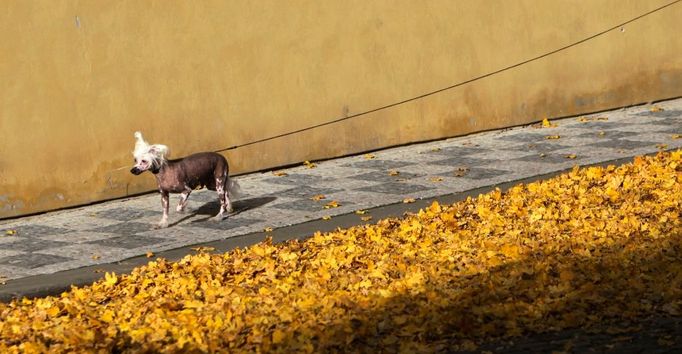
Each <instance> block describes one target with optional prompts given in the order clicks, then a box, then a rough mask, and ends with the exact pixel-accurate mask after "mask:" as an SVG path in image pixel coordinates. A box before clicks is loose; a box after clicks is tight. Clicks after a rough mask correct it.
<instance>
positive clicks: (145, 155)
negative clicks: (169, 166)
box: [133, 132, 170, 170]
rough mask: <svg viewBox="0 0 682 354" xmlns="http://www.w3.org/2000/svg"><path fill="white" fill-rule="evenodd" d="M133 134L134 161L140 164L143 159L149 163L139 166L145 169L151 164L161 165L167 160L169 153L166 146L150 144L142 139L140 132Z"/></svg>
mask: <svg viewBox="0 0 682 354" xmlns="http://www.w3.org/2000/svg"><path fill="white" fill-rule="evenodd" d="M134 136H135V150H133V156H134V157H135V161H136V163H137V164H138V165H140V163H141V162H142V161H145V162H147V163H148V164H149V166H144V164H143V165H141V166H139V167H141V168H142V169H143V170H146V169H148V168H151V167H152V166H156V167H158V166H161V165H163V164H164V163H165V162H166V161H167V159H168V157H169V155H170V151H169V149H168V146H166V145H163V144H153V145H150V144H149V143H147V142H146V141H145V140H144V138H143V137H142V133H140V132H135V134H134Z"/></svg>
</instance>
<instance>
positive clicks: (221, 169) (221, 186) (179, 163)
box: [130, 132, 239, 228]
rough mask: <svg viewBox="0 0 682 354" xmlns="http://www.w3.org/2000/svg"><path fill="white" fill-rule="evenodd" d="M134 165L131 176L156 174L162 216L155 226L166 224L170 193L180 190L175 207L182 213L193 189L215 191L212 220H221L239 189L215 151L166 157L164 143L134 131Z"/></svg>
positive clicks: (230, 206) (225, 164)
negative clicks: (216, 200) (216, 205)
mask: <svg viewBox="0 0 682 354" xmlns="http://www.w3.org/2000/svg"><path fill="white" fill-rule="evenodd" d="M134 136H135V150H134V151H133V157H134V158H135V166H133V168H132V169H130V172H131V173H132V174H134V175H139V174H141V173H142V172H144V171H150V172H151V173H153V174H154V176H155V177H156V183H157V184H158V186H159V192H160V193H161V205H162V206H163V216H162V217H161V221H159V223H158V224H157V225H156V227H155V228H165V227H168V207H169V194H170V193H180V202H179V203H178V206H177V208H176V210H177V211H178V212H180V213H181V212H183V211H184V210H185V206H186V205H187V199H188V198H189V195H190V194H191V193H192V191H193V190H195V189H201V188H204V187H206V188H208V189H209V190H212V191H216V192H218V198H219V199H220V211H219V212H218V215H216V216H215V217H214V218H213V219H214V220H216V221H221V220H223V219H224V218H225V214H226V213H231V212H232V211H233V208H232V201H231V200H230V198H232V197H233V196H235V194H236V193H237V192H238V190H239V185H238V184H237V182H236V181H234V180H233V179H231V178H230V177H229V176H228V173H229V166H228V164H227V159H225V157H224V156H223V155H220V154H218V153H215V152H199V153H196V154H192V155H189V156H186V157H184V158H181V159H175V160H168V157H169V155H170V154H169V149H168V147H167V146H166V145H162V144H153V145H150V144H149V143H147V142H146V141H145V140H144V138H142V133H140V132H135V134H134Z"/></svg>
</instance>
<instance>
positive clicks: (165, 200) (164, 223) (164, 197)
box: [156, 191, 170, 229]
mask: <svg viewBox="0 0 682 354" xmlns="http://www.w3.org/2000/svg"><path fill="white" fill-rule="evenodd" d="M169 204H170V200H169V196H168V192H165V191H161V206H162V207H163V216H162V217H161V221H159V223H158V224H157V225H156V228H157V229H160V228H164V227H168V206H169Z"/></svg>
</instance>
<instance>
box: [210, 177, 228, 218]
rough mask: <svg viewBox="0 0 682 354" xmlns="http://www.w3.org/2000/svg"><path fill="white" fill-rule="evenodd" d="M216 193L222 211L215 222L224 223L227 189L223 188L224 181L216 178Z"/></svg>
mask: <svg viewBox="0 0 682 354" xmlns="http://www.w3.org/2000/svg"><path fill="white" fill-rule="evenodd" d="M215 190H216V192H218V199H220V211H219V212H218V215H216V216H215V217H214V218H213V220H214V221H222V220H223V219H224V218H225V216H224V215H225V210H226V208H225V194H227V193H225V189H224V188H223V179H222V178H220V177H219V178H216V188H215Z"/></svg>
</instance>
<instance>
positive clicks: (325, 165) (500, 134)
mask: <svg viewBox="0 0 682 354" xmlns="http://www.w3.org/2000/svg"><path fill="white" fill-rule="evenodd" d="M653 107H660V108H661V109H656V108H653ZM552 123H555V124H556V125H557V126H556V127H554V128H538V127H537V125H535V126H532V125H531V126H524V127H517V128H511V129H502V130H496V131H489V132H484V133H478V134H472V135H468V136H464V137H457V138H452V139H447V140H441V141H435V142H429V143H422V144H414V145H409V146H403V147H397V148H391V149H386V150H382V151H377V152H374V153H372V154H366V155H358V156H352V157H345V158H339V159H333V160H328V161H323V162H318V163H317V166H316V167H315V168H308V167H306V166H298V167H293V168H288V169H284V170H281V171H277V172H278V173H273V172H267V173H253V174H248V175H243V176H238V177H236V179H237V180H238V182H239V183H240V185H241V187H242V191H243V192H244V193H243V195H242V196H241V197H240V198H239V199H237V201H236V203H235V207H236V211H235V213H234V214H233V215H231V216H230V217H229V218H227V219H225V220H223V221H222V222H214V221H212V220H210V217H211V216H213V215H215V214H216V213H217V211H218V201H217V196H216V194H215V192H211V191H198V192H195V193H192V195H191V197H190V201H189V205H188V209H189V210H188V211H187V212H186V213H185V214H178V213H174V212H173V209H171V215H170V220H169V221H170V223H171V227H169V228H167V229H162V230H154V229H152V226H153V225H154V224H155V223H156V222H158V220H159V219H160V216H161V210H160V198H159V196H158V195H157V194H149V195H144V196H141V197H135V198H128V199H125V200H117V201H112V202H106V203H100V204H96V205H92V206H86V207H82V208H76V209H70V210H64V211H58V212H52V213H46V214H42V215H38V216H32V217H25V218H19V219H13V220H6V221H4V222H3V221H0V276H1V277H3V278H4V279H19V278H23V277H28V276H32V275H39V274H51V273H55V272H59V271H62V270H68V269H75V268H79V267H84V266H91V265H97V264H104V263H111V262H116V261H120V260H123V259H126V258H130V257H134V256H139V255H144V254H145V253H147V252H159V251H164V250H170V249H175V248H179V247H183V246H188V245H192V244H198V243H202V242H208V241H214V240H220V239H225V238H230V237H234V236H238V235H244V234H248V233H252V232H257V231H262V230H264V229H265V228H278V227H283V226H287V225H293V224H300V223H304V222H306V221H310V220H315V219H320V218H323V217H327V216H331V217H333V216H335V215H340V214H348V213H352V212H354V211H356V210H359V209H368V208H373V207H378V206H384V205H389V204H393V203H400V202H402V201H403V200H404V199H405V198H415V199H422V198H432V197H436V196H440V195H446V194H452V193H458V192H464V191H468V190H472V189H475V188H480V187H485V186H492V185H495V184H499V183H503V182H508V181H515V180H519V179H523V178H528V177H532V176H537V175H542V174H547V173H552V172H556V171H561V170H565V169H568V168H571V167H572V166H574V165H587V164H593V163H599V162H604V161H610V160H615V159H620V158H625V157H631V156H636V155H641V154H648V153H654V152H656V151H658V150H662V149H675V148H680V147H682V138H679V136H677V135H678V134H682V99H677V100H670V101H665V102H661V103H657V104H656V105H655V106H651V105H642V106H636V107H631V108H627V109H619V110H614V111H609V112H604V113H599V114H593V115H588V116H584V117H573V118H566V119H560V120H554V121H552ZM280 172H281V173H280ZM140 178H152V177H151V176H150V175H147V174H145V175H142V176H141V177H140ZM322 195H323V196H324V199H320V200H314V199H316V198H313V197H315V196H322ZM177 200H178V196H177V195H175V196H174V198H173V197H172V198H171V202H172V203H177ZM332 201H335V202H336V203H337V204H338V206H337V207H332V206H333V205H330V204H329V203H330V202H332ZM332 204H333V203H332ZM330 222H333V218H332V220H330ZM361 222H363V221H361V220H360V217H358V223H361Z"/></svg>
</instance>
